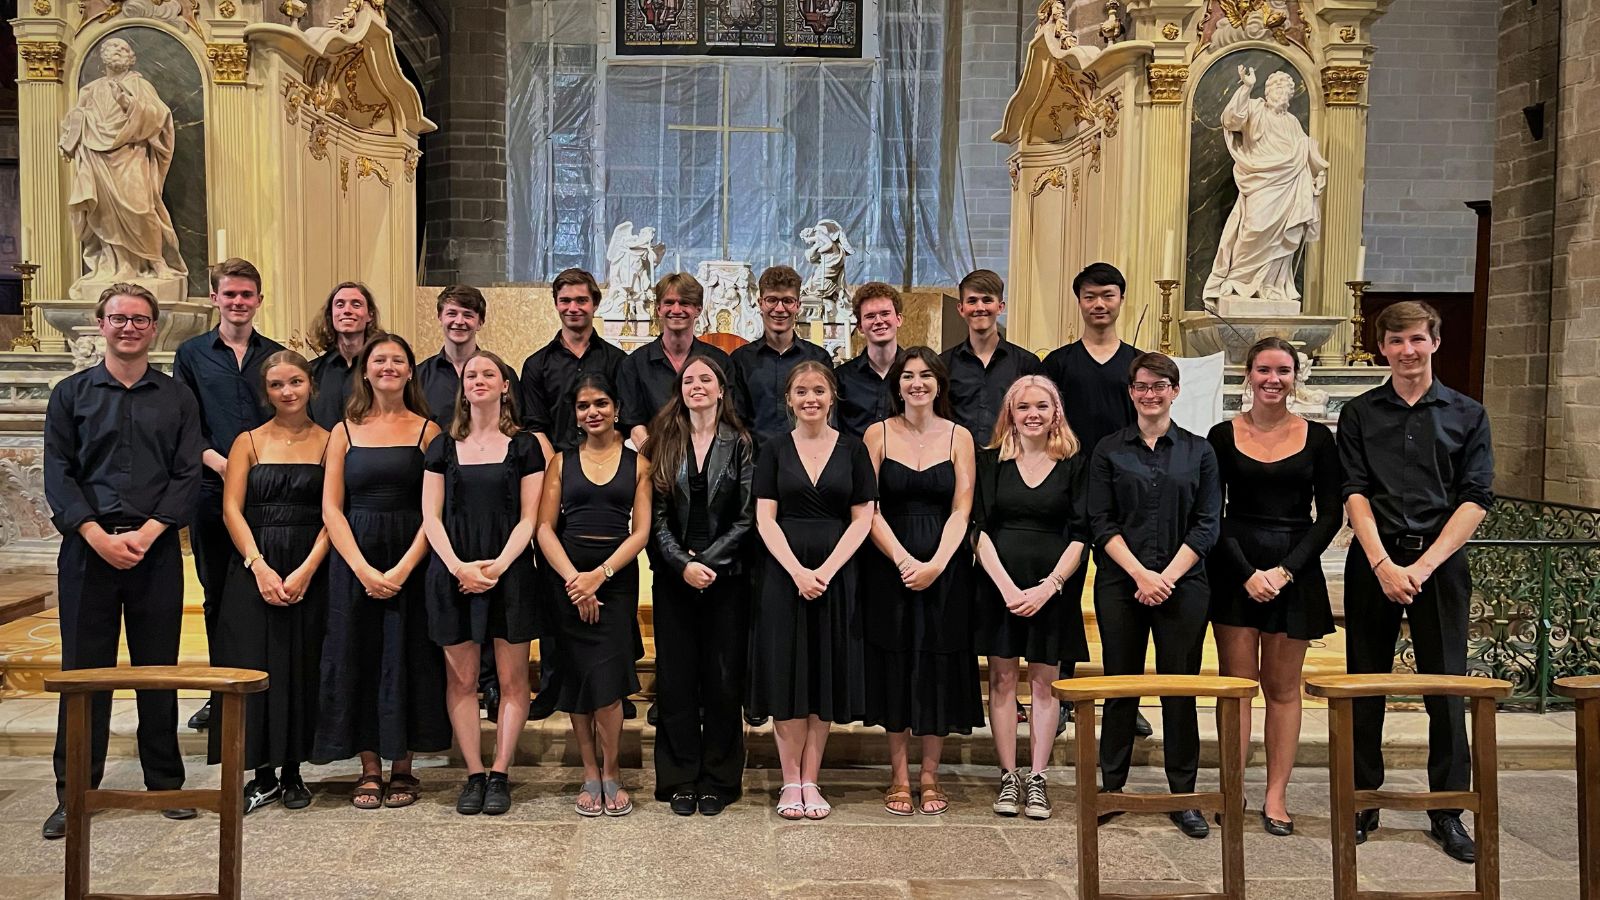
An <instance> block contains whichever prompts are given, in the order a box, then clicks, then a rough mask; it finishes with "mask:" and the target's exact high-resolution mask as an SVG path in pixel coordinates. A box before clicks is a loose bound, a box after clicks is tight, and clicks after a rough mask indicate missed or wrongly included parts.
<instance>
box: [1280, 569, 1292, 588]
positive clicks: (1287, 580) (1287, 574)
mask: <svg viewBox="0 0 1600 900" xmlns="http://www.w3.org/2000/svg"><path fill="white" fill-rule="evenodd" d="M1278 574H1279V575H1282V576H1283V583H1284V584H1294V573H1293V572H1291V571H1289V569H1288V567H1286V566H1279V567H1278Z"/></svg>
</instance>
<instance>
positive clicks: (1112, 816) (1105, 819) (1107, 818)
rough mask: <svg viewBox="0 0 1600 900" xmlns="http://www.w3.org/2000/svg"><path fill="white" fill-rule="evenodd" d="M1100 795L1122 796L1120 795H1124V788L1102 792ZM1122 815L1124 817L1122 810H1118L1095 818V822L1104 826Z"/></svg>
mask: <svg viewBox="0 0 1600 900" xmlns="http://www.w3.org/2000/svg"><path fill="white" fill-rule="evenodd" d="M1100 793H1102V794H1120V793H1122V788H1112V789H1111V790H1109V791H1101V792H1100ZM1121 815H1122V810H1117V811H1116V812H1107V813H1101V814H1100V815H1099V816H1096V817H1095V821H1096V822H1099V823H1100V824H1101V825H1104V824H1106V823H1107V822H1109V821H1111V820H1112V819H1115V818H1117V817H1118V816H1121Z"/></svg>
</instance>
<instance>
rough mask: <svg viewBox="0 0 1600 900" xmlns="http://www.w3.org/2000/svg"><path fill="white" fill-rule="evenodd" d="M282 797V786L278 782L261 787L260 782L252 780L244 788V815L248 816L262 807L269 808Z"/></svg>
mask: <svg viewBox="0 0 1600 900" xmlns="http://www.w3.org/2000/svg"><path fill="white" fill-rule="evenodd" d="M282 796H283V785H282V784H280V783H279V782H276V781H274V782H273V783H272V784H270V785H267V786H262V784H261V782H260V781H257V780H256V779H254V778H252V779H250V782H249V783H248V784H246V785H245V786H244V814H245V815H247V816H248V815H250V814H251V813H253V812H255V811H256V810H258V809H260V808H261V807H263V806H271V805H272V804H274V803H277V802H278V800H279V798H281V797H282Z"/></svg>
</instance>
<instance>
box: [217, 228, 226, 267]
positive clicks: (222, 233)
mask: <svg viewBox="0 0 1600 900" xmlns="http://www.w3.org/2000/svg"><path fill="white" fill-rule="evenodd" d="M227 258H228V229H226V228H218V229H217V262H222V261H223V260H225V259H227Z"/></svg>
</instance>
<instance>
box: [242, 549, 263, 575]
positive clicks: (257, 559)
mask: <svg viewBox="0 0 1600 900" xmlns="http://www.w3.org/2000/svg"><path fill="white" fill-rule="evenodd" d="M262 558H263V557H262V556H261V554H259V553H257V554H255V555H253V556H251V557H250V558H249V559H246V560H245V561H244V568H245V571H246V572H248V571H251V569H250V567H251V566H253V565H255V564H256V563H258V562H260V561H261V560H262Z"/></svg>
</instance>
